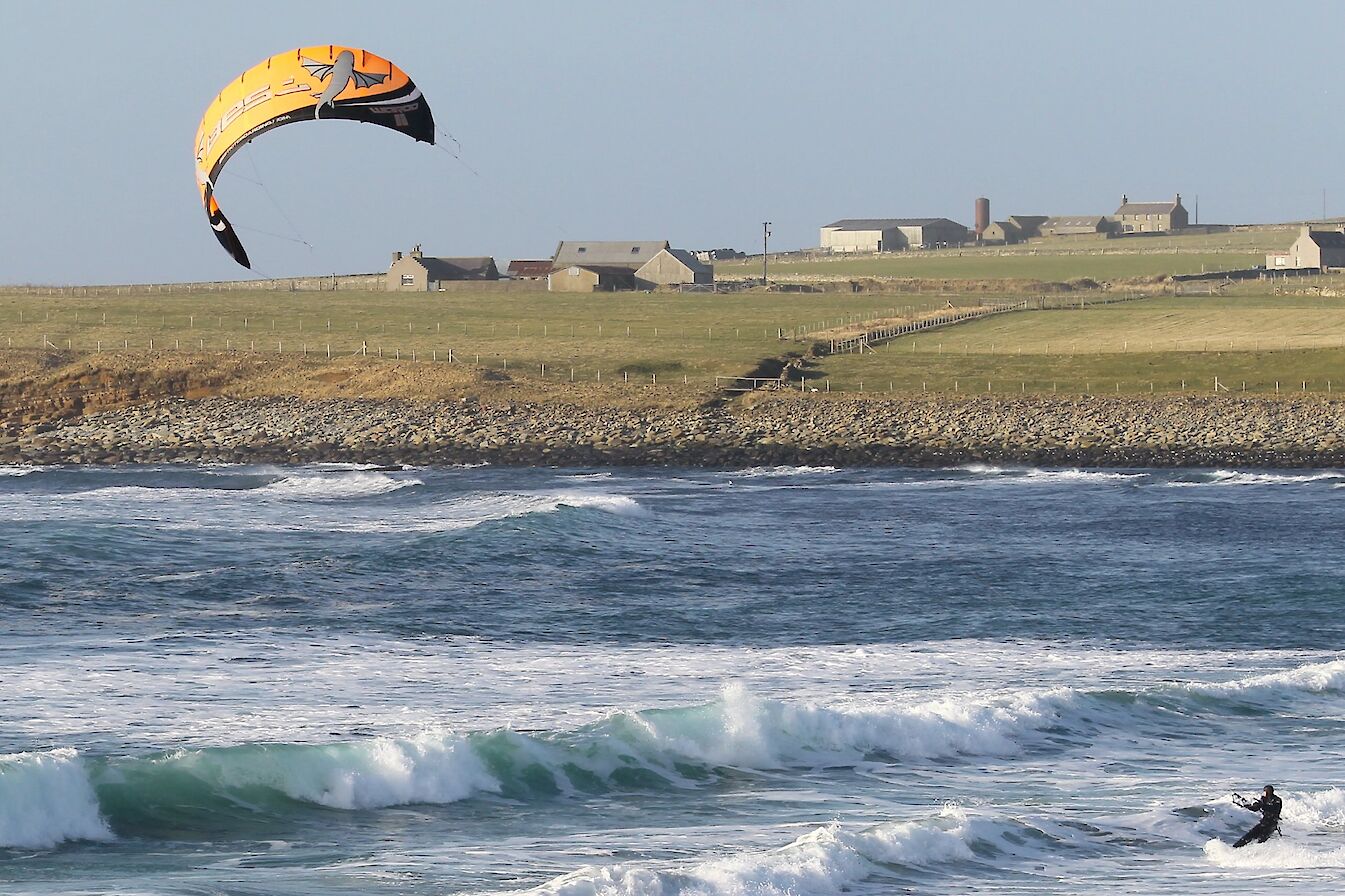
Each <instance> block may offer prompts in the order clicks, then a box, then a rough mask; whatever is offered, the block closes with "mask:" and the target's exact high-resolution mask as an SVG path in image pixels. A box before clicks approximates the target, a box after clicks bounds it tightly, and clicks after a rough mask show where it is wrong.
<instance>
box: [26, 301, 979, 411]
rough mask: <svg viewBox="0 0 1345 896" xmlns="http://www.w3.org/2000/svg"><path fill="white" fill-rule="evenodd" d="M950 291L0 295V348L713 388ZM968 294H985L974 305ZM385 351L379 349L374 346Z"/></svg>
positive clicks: (932, 304) (929, 303)
mask: <svg viewBox="0 0 1345 896" xmlns="http://www.w3.org/2000/svg"><path fill="white" fill-rule="evenodd" d="M945 301H946V299H945V298H943V297H940V298H933V297H926V298H920V297H911V296H902V297H891V296H873V295H863V296H854V295H849V294H839V293H832V294H825V293H823V294H797V295H796V294H785V295H781V294H778V293H770V294H768V293H757V294H751V293H742V294H693V293H688V294H676V293H654V294H643V293H615V294H611V293H606V294H593V295H581V294H566V293H547V292H535V293H534V292H518V293H499V292H493V293H485V292H480V293H477V292H450V293H388V292H356V291H349V292H347V291H338V292H270V291H266V292H260V291H241V290H240V291H236V292H185V291H184V292H179V293H172V292H167V293H152V294H133V295H126V294H121V295H107V296H87V297H86V296H77V297H70V296H59V297H51V296H45V295H35V294H27V293H14V292H11V293H4V292H0V348H4V347H6V346H8V347H12V348H16V349H35V348H42V347H55V348H58V349H66V348H69V349H72V350H77V351H94V350H97V349H99V348H101V349H102V350H115V349H118V348H123V347H124V348H126V349H130V350H145V349H148V348H150V347H151V342H152V344H153V348H154V349H155V350H160V351H162V350H167V351H174V350H177V351H184V352H189V351H202V350H204V351H223V350H226V349H227V350H231V351H240V350H241V351H247V352H254V351H255V352H257V353H260V354H267V355H275V354H283V355H285V356H293V355H295V354H297V353H303V352H304V351H305V349H306V351H307V352H308V354H309V356H310V357H312V356H316V357H319V358H325V357H326V353H327V347H328V346H331V351H332V356H333V357H346V356H350V355H352V354H354V353H357V352H359V351H361V350H362V349H361V346H362V345H367V351H368V353H369V354H370V355H373V356H381V357H383V358H401V359H408V358H412V357H414V358H415V359H416V360H429V359H431V358H434V359H437V360H443V359H445V358H446V357H448V352H449V350H450V349H451V350H452V351H453V357H454V359H455V362H456V363H468V364H473V365H477V366H481V367H485V368H490V369H495V370H501V369H505V368H507V369H508V370H509V372H510V373H511V375H514V376H516V377H517V376H524V377H528V376H541V375H542V365H543V364H545V365H546V376H547V378H548V379H557V378H559V379H563V380H568V379H569V377H570V375H571V369H572V368H573V370H574V378H575V380H576V381H582V382H592V381H594V380H596V379H597V378H599V377H601V378H602V380H603V381H604V382H606V381H611V380H612V379H614V378H617V377H621V376H622V375H623V374H629V375H630V376H632V377H638V378H641V379H644V380H645V381H649V382H652V381H653V379H654V377H655V376H657V377H658V380H659V381H660V382H668V381H676V382H681V381H683V380H684V379H685V381H686V383H687V384H689V385H695V386H698V387H702V388H705V387H710V386H713V384H714V377H715V376H716V375H740V374H743V373H746V372H747V371H749V370H751V369H752V368H753V367H755V366H756V364H757V363H758V361H760V360H761V359H763V358H769V357H775V356H778V355H780V354H782V353H784V352H786V351H789V350H791V349H797V348H798V346H797V345H796V344H795V343H791V342H788V341H782V340H781V339H780V338H779V337H778V333H779V331H780V330H781V329H785V330H793V329H795V328H797V327H801V326H807V327H810V328H814V329H816V328H820V327H822V326H836V325H840V324H842V323H846V322H849V321H858V320H864V319H869V318H874V317H882V316H887V315H889V314H890V313H892V312H893V311H896V310H900V309H902V308H910V309H922V308H925V307H938V306H942V305H943V304H944V303H945ZM973 301H979V299H977V300H973ZM380 353H381V354H380Z"/></svg>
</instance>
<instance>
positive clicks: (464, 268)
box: [387, 246, 500, 292]
mask: <svg viewBox="0 0 1345 896" xmlns="http://www.w3.org/2000/svg"><path fill="white" fill-rule="evenodd" d="M498 279H500V271H499V269H498V268H496V267H495V259H493V258H489V257H486V256H481V257H473V258H434V257H431V256H428V255H425V254H424V253H422V252H421V251H420V246H416V247H415V248H414V249H412V250H411V251H410V252H408V253H407V254H405V255H403V254H402V253H401V252H393V253H392V265H391V267H389V268H388V277H387V289H388V291H389V292H403V291H404V292H434V291H435V290H437V289H438V288H439V284H440V283H442V282H448V281H452V280H498Z"/></svg>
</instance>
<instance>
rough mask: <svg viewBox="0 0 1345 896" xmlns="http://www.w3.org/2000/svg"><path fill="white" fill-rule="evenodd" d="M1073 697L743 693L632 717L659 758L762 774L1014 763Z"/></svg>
mask: <svg viewBox="0 0 1345 896" xmlns="http://www.w3.org/2000/svg"><path fill="white" fill-rule="evenodd" d="M1076 701H1077V697H1076V696H1075V694H1074V693H1073V692H1070V691H1067V690H1063V689H1062V690H1055V691H1049V692H1027V691H1023V692H1011V693H1009V694H1006V695H1003V696H995V697H989V698H985V699H982V700H977V699H946V700H932V701H927V702H923V703H915V704H894V703H876V704H872V705H870V706H853V707H830V706H822V705H817V704H813V703H795V702H787V701H783V700H768V699H762V698H759V697H756V696H753V695H752V694H750V693H748V692H747V690H746V689H745V688H743V687H741V686H738V685H732V686H730V687H727V688H725V690H724V692H723V695H722V696H721V698H720V699H719V700H717V701H715V702H713V703H710V704H707V705H706V706H704V707H699V708H696V709H686V710H677V711H673V712H666V713H659V712H647V713H641V714H639V715H633V716H631V717H630V718H631V719H632V720H634V722H635V724H636V725H637V726H638V727H639V728H641V729H643V732H644V735H645V737H646V738H647V739H648V741H649V742H650V743H651V744H653V745H655V746H656V747H657V748H658V750H659V751H661V752H664V753H668V754H672V755H674V756H679V757H685V758H689V759H695V760H698V761H701V762H706V763H709V764H713V765H725V766H738V767H745V768H753V769H770V768H782V767H787V766H826V765H851V764H854V763H855V762H857V761H859V760H860V759H862V758H863V757H864V756H865V755H866V754H869V753H883V754H886V755H890V756H896V757H901V758H904V759H934V758H939V757H950V756H987V755H989V756H1010V755H1015V754H1017V753H1020V752H1021V751H1022V750H1023V747H1024V744H1023V742H1022V741H1023V738H1024V736H1025V735H1028V734H1030V733H1031V732H1033V731H1037V730H1040V729H1042V728H1045V727H1048V726H1050V725H1054V724H1055V723H1057V722H1058V721H1059V719H1060V717H1061V714H1062V713H1063V712H1064V711H1065V710H1066V709H1067V708H1068V707H1070V706H1072V705H1073V704H1074V703H1075V702H1076Z"/></svg>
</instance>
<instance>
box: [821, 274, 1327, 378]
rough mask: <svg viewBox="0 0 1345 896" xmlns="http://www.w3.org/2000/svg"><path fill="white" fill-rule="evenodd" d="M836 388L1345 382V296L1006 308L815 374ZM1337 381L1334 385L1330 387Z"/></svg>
mask: <svg viewBox="0 0 1345 896" xmlns="http://www.w3.org/2000/svg"><path fill="white" fill-rule="evenodd" d="M813 376H814V378H815V379H818V380H823V381H826V380H829V381H830V387H831V388H832V389H833V390H843V391H858V390H859V389H860V388H861V384H863V386H862V388H863V389H864V391H885V390H887V389H889V388H891V389H896V390H907V391H911V390H913V391H919V390H922V389H924V390H931V391H939V392H944V391H954V390H956V391H967V390H968V389H973V390H975V391H979V392H985V391H987V385H988V388H989V391H1012V392H1021V391H1028V392H1032V391H1037V392H1040V391H1065V392H1100V391H1101V392H1117V391H1120V392H1122V393H1135V392H1149V391H1151V390H1152V391H1155V392H1165V391H1166V392H1172V391H1181V390H1192V389H1196V390H1205V391H1210V390H1213V389H1214V380H1215V377H1218V378H1219V380H1220V382H1221V383H1222V384H1223V386H1225V387H1227V388H1229V389H1230V390H1235V391H1241V390H1243V389H1244V388H1245V389H1246V390H1247V391H1249V392H1274V391H1275V390H1276V384H1277V383H1278V384H1279V386H1278V388H1279V389H1280V391H1285V390H1288V389H1290V388H1292V389H1293V390H1295V391H1301V390H1302V389H1303V388H1304V385H1303V384H1304V383H1305V382H1306V383H1307V387H1306V388H1307V389H1308V391H1327V389H1328V388H1329V389H1330V390H1331V391H1341V390H1345V299H1323V298H1309V297H1273V296H1272V297H1261V298H1259V299H1255V298H1236V299H1231V298H1220V297H1213V298H1171V297H1159V298H1150V299H1140V300H1137V301H1134V302H1128V303H1125V304H1120V305H1108V306H1099V307H1090V308H1088V309H1087V310H1084V311H1041V312H1036V311H1034V312H1025V313H1015V314H1006V315H999V316H996V317H992V318H988V319H985V320H979V321H973V322H969V323H966V324H960V325H958V326H955V327H951V328H948V329H944V330H938V331H934V332H930V333H926V334H919V335H916V336H908V337H904V338H902V339H899V340H895V341H893V342H891V343H888V344H887V345H884V346H881V347H879V348H878V349H876V350H875V351H872V352H867V353H865V354H863V355H858V354H848V355H836V356H832V357H830V358H826V359H824V360H823V361H822V362H821V363H820V364H819V366H818V367H817V368H816V369H815V370H814V371H813ZM1328 384H1329V385H1328Z"/></svg>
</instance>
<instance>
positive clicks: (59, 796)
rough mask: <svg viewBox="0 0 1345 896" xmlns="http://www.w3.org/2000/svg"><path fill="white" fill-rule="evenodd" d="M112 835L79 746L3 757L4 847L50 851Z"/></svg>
mask: <svg viewBox="0 0 1345 896" xmlns="http://www.w3.org/2000/svg"><path fill="white" fill-rule="evenodd" d="M111 838H112V832H111V830H109V829H108V826H107V822H105V821H104V820H103V816H102V814H101V812H100V811H99V807H98V800H97V797H95V795H94V791H93V787H92V786H90V784H89V778H88V775H87V774H86V773H85V769H84V763H83V762H82V761H81V759H80V758H79V755H78V754H77V753H76V752H75V751H74V750H71V749H68V748H67V749H59V750H51V751H50V752H45V753H10V754H6V755H0V847H8V848H16V847H17V848H25V849H46V848H50V847H53V846H56V845H58V844H60V843H63V842H65V841H67V840H109V839H111Z"/></svg>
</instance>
